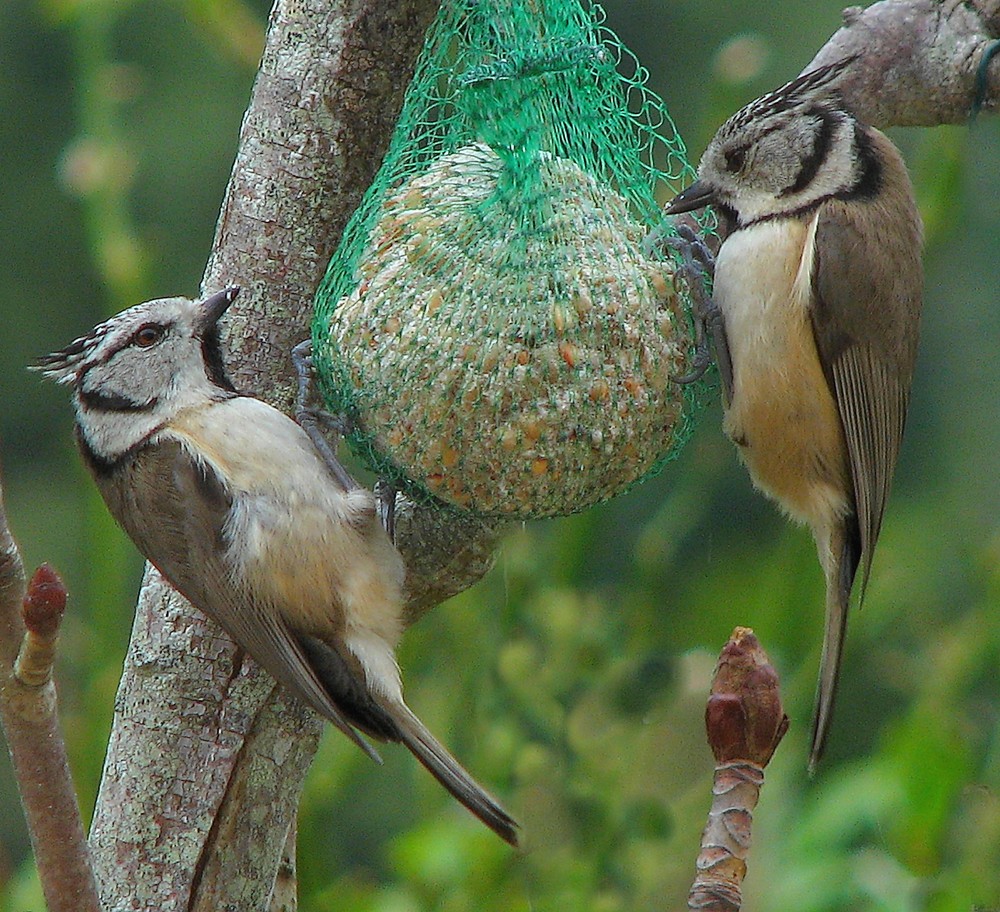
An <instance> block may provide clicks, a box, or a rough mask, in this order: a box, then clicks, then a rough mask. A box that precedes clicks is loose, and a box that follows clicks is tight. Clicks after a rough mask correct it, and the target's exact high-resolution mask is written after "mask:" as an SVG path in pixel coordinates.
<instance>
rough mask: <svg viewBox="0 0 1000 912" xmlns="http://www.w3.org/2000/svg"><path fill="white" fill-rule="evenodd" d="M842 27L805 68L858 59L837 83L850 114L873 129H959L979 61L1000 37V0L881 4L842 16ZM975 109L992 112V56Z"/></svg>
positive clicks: (999, 63)
mask: <svg viewBox="0 0 1000 912" xmlns="http://www.w3.org/2000/svg"><path fill="white" fill-rule="evenodd" d="M843 17H844V25H843V27H842V28H841V29H839V30H838V31H837V32H836V33H835V34H834V35H833V37H832V38H830V40H829V41H828V42H827V43H826V44H825V45H823V47H822V48H820V50H819V52H818V53H817V54H816V56H815V57H814V58H813V60H812V62H811V63H810V64H809V65H808V66H807V67H806V69H807V70H811V69H814V68H815V67H818V66H822V65H824V64H827V63H833V62H834V61H836V60H840V59H842V58H844V57H848V56H850V55H852V54H856V55H858V56H859V58H860V60H859V63H858V65H857V66H854V67H851V68H850V70H848V72H847V73H846V74H845V75H844V78H843V79H842V80H841V81H840V82H839V83H838V88H839V89H840V91H841V92H842V94H843V95H844V98H845V99H846V100H847V102H848V104H849V105H850V107H851V109H852V111H853V112H854V114H856V115H857V116H858V117H859V118H860V119H861V120H862V121H864V122H865V123H869V124H871V125H872V126H876V127H888V126H916V127H929V126H936V125H938V124H963V123H967V122H968V120H969V116H970V113H972V111H973V104H974V101H975V100H976V93H977V74H978V71H979V67H980V64H981V63H982V62H983V60H984V57H983V55H984V54H985V53H986V51H987V49H988V48H989V46H990V45H991V44H992V43H993V42H995V41H996V40H997V39H998V38H1000V0H881V2H879V3H874V4H872V5H871V6H869V7H868V8H867V9H862V8H861V7H858V6H852V7H848V8H847V9H845V10H844V14H843ZM983 89H984V91H983V94H982V98H981V99H980V101H981V103H982V109H983V110H984V111H989V112H996V111H997V110H998V109H1000V55H998V56H997V57H994V58H993V60H992V62H991V63H990V64H989V67H988V70H987V71H986V81H985V84H984V87H983Z"/></svg>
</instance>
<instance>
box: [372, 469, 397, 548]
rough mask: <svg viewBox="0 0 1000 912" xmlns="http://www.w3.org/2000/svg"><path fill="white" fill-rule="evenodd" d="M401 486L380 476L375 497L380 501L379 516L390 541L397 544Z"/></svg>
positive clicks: (376, 483) (376, 484)
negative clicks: (397, 518) (397, 501)
mask: <svg viewBox="0 0 1000 912" xmlns="http://www.w3.org/2000/svg"><path fill="white" fill-rule="evenodd" d="M398 493H399V488H398V487H397V486H396V485H395V484H393V483H392V482H391V481H387V480H386V479H385V478H380V479H379V480H378V481H377V482H375V499H376V501H377V502H378V512H379V517H380V518H381V520H382V528H383V529H385V532H386V535H388V536H389V541H391V542H392V543H393V544H396V495H397V494H398Z"/></svg>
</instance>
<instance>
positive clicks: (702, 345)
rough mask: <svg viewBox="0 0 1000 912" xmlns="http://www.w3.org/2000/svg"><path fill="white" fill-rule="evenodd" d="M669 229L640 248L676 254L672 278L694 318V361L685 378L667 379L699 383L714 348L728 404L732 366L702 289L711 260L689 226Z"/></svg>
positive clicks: (716, 311) (717, 312)
mask: <svg viewBox="0 0 1000 912" xmlns="http://www.w3.org/2000/svg"><path fill="white" fill-rule="evenodd" d="M672 227H673V230H674V232H676V233H672V232H667V231H665V230H664V228H663V226H661V227H659V228H656V229H655V230H653V231H651V232H650V233H649V234H648V235H647V236H646V239H645V240H644V241H643V245H642V246H643V250H644V251H645V252H646V253H652V252H653V251H654V250H655V249H656V247H657V246H658V245H662V246H663V247H666V248H668V249H670V250H672V251H674V253H675V254H677V257H678V260H679V262H678V263H677V272H676V273H675V275H680V276H681V277H682V278H683V280H684V282H685V284H686V285H687V289H688V294H689V295H690V297H691V309H692V317H693V318H694V357H693V359H692V363H691V369H690V370H689V371H688V372H687V373H686V374H681V375H680V376H675V377H671V378H670V379H671V380H673V381H674V382H675V383H681V384H688V383H694V382H696V381H697V380H700V379H701V378H702V377H703V376H704V375H705V371H707V370H708V368H709V365H710V364H711V363H712V353H711V349H712V347H713V346H714V348H715V358H716V361H717V363H718V366H719V376H720V377H721V379H722V388H723V392H724V393H725V396H726V401H727V402H728V401H731V399H732V392H733V362H732V358H731V357H730V354H729V342H728V340H727V339H726V326H725V321H724V320H723V316H722V311H721V309H720V308H719V305H718V304H716V303H715V301H714V300H713V299H712V297H711V295H709V293H708V291H707V287H706V286H707V283H708V281H709V280H710V279H711V278H712V276H713V275H714V273H715V257H714V256H713V255H712V251H711V250H709V248H708V245H707V244H706V243H705V241H704V240H703V239H702V238H701V236H700V235H698V234H697V232H695V230H694V229H693V228H692V227H691V226H690V225H686V224H684V223H683V222H674V224H673V226H672Z"/></svg>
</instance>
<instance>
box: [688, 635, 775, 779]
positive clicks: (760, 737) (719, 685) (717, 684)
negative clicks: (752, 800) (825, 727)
mask: <svg viewBox="0 0 1000 912" xmlns="http://www.w3.org/2000/svg"><path fill="white" fill-rule="evenodd" d="M705 725H706V728H707V730H708V743H709V744H710V745H711V748H712V753H713V754H715V759H716V761H717V762H718V763H730V762H732V761H734V760H748V761H750V762H751V763H755V764H757V765H758V766H761V767H763V766H765V765H767V763H768V761H769V760H770V759H771V755H772V754H773V753H774V750H775V748H776V747H777V746H778V742H779V741H780V740H781V739H782V737H784V734H785V732H786V731H787V730H788V717H787V716H786V715H785V711H784V709H783V708H782V705H781V694H780V693H779V690H778V673H777V672H776V671H775V670H774V666H772V665H771V662H770V660H769V659H768V657H767V654H766V653H765V652H764V650H763V648H762V647H761V645H760V642H759V641H758V639H757V637H756V636H755V635H754V632H753V631H752V630H750V629H749V628H747V627H737V628H736V629H735V630H734V631H733V634H732V636H731V637H730V638H729V642H728V643H726V645H725V647H724V648H723V650H722V653H721V654H720V655H719V662H718V664H717V665H716V667H715V677H714V679H713V681H712V693H711V696H710V697H709V699H708V705H707V707H706V708H705Z"/></svg>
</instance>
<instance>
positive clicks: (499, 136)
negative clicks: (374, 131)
mask: <svg viewBox="0 0 1000 912" xmlns="http://www.w3.org/2000/svg"><path fill="white" fill-rule="evenodd" d="M603 17H604V14H603V10H602V9H601V8H600V7H599V6H598V5H596V4H593V5H592V4H590V3H588V2H584V0H492V2H477V0H444V2H443V3H442V6H441V11H440V14H439V16H438V18H437V20H436V22H435V24H434V25H433V26H432V28H431V29H430V31H429V32H428V36H427V40H426V44H425V46H424V49H423V51H422V54H421V57H420V60H419V63H418V66H417V70H416V73H415V75H414V78H413V81H412V83H411V85H410V87H409V90H408V92H407V95H406V99H405V103H404V106H403V111H402V115H401V118H400V121H399V125H398V127H397V128H396V131H395V134H394V137H393V140H392V142H391V144H390V147H389V150H388V152H387V154H386V157H385V161H384V162H383V164H382V167H381V170H380V171H379V173H378V175H377V177H376V179H375V181H374V183H373V184H372V186H371V188H370V189H369V191H368V193H367V194H366V196H365V198H364V200H363V202H362V204H361V206H360V207H359V208H358V210H357V212H356V213H355V214H354V217H353V218H352V220H351V222H350V224H349V225H348V227H347V229H346V231H345V234H344V238H343V241H342V243H341V246H340V248H339V250H338V251H337V253H336V255H335V256H334V257H333V260H332V261H331V264H330V268H329V271H328V272H327V275H326V277H325V279H324V281H323V283H322V285H321V287H320V289H319V291H318V293H317V299H316V315H315V322H314V324H313V349H314V362H315V365H316V370H317V374H318V376H319V382H320V387H321V389H322V391H323V393H324V396H325V398H326V400H327V404H328V406H329V407H330V408H331V410H332V411H334V412H336V413H338V414H343V415H345V416H346V417H347V418H348V419H349V422H350V425H351V427H352V431H351V433H350V434H349V440H350V443H351V445H352V447H353V448H354V450H355V451H356V452H358V453H359V454H360V455H361V456H362V457H363V458H364V459H365V460H366V461H367V462H368V463H369V465H370V466H371V467H372V468H373V469H374V470H375V471H376V472H377V473H378V474H379V475H380V476H382V477H384V478H387V479H388V480H390V481H392V482H394V483H396V484H397V485H399V486H401V487H402V488H403V489H405V490H407V491H408V492H409V493H410V494H411V495H414V496H418V497H420V496H427V495H431V496H434V497H436V498H439V499H440V500H442V501H444V502H446V503H449V504H451V505H453V506H456V507H460V508H463V509H466V510H471V511H475V512H477V513H481V514H487V515H505V516H509V517H512V518H514V517H517V518H533V517H542V516H553V515H560V514H567V513H572V512H574V511H577V510H580V509H583V508H584V507H586V506H589V505H591V504H594V503H597V502H599V501H602V500H606V499H608V498H610V497H613V496H615V495H617V494H620V493H621V492H623V491H624V490H626V489H627V488H629V487H630V486H631V485H632V484H634V483H635V482H636V481H637V480H639V479H640V478H642V477H644V476H646V475H648V474H649V473H650V472H652V471H655V470H656V469H657V468H658V467H659V466H660V465H662V463H663V462H664V461H665V460H666V459H667V458H669V457H670V456H671V455H672V454H674V453H676V451H677V449H678V448H679V446H680V444H681V443H682V441H683V440H684V439H685V437H686V435H687V431H688V426H689V423H690V422H689V420H688V419H689V417H690V414H691V411H692V409H693V405H694V401H695V399H696V398H697V397H698V391H697V390H693V389H692V388H689V387H682V386H679V385H678V384H676V383H673V382H672V381H671V379H670V378H671V376H672V375H678V374H682V373H684V371H685V364H686V360H687V355H688V351H689V348H690V344H691V335H690V326H689V320H688V318H687V314H686V309H685V301H684V300H683V298H682V296H681V294H680V293H679V292H680V290H681V289H682V285H683V283H678V282H677V281H675V275H674V266H673V263H672V262H671V261H670V260H669V259H666V258H664V256H663V254H662V253H660V252H653V251H646V250H644V249H643V244H642V242H643V239H644V238H645V236H646V235H647V233H648V232H649V231H650V229H651V228H653V227H655V226H657V225H658V224H659V223H660V221H661V206H662V203H663V199H664V198H665V197H667V196H669V195H670V194H671V192H672V188H673V189H676V184H677V183H679V181H680V179H681V177H682V176H685V175H689V174H690V173H691V169H690V166H689V164H688V163H687V160H686V158H685V156H684V147H683V144H682V142H681V140H680V138H679V137H678V136H677V133H676V131H675V129H674V127H673V124H672V122H671V121H670V119H669V117H668V115H667V113H666V110H665V108H664V106H663V104H662V102H660V101H659V99H657V98H656V97H654V96H653V95H652V94H651V93H650V92H649V91H648V90H647V89H646V88H645V86H644V82H645V73H644V71H643V70H642V69H641V67H639V65H638V63H637V62H636V60H635V58H634V57H633V56H632V55H631V54H630V53H629V52H628V51H627V50H626V49H625V48H624V47H623V46H622V44H621V43H620V42H619V41H618V39H617V38H616V37H615V36H614V35H613V34H612V33H611V32H609V31H608V30H607V29H606V28H605V27H604V25H603Z"/></svg>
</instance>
